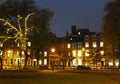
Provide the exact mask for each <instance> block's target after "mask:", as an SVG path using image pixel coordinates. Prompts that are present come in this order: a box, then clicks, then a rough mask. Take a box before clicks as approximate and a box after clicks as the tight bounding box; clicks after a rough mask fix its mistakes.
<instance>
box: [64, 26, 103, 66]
mask: <svg viewBox="0 0 120 84" xmlns="http://www.w3.org/2000/svg"><path fill="white" fill-rule="evenodd" d="M66 37H67V47H68V49H69V53H68V55H69V56H70V57H72V59H71V60H70V63H69V64H70V65H69V66H77V65H97V66H103V65H104V64H105V62H104V42H103V34H102V33H96V32H90V31H89V30H88V29H87V28H86V29H84V28H83V29H77V28H76V26H72V27H71V33H70V34H68V33H67V35H66Z"/></svg>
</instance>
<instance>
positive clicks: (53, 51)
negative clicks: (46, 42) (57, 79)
mask: <svg viewBox="0 0 120 84" xmlns="http://www.w3.org/2000/svg"><path fill="white" fill-rule="evenodd" d="M51 52H52V54H53V58H52V70H54V64H55V63H54V53H55V48H52V49H51Z"/></svg>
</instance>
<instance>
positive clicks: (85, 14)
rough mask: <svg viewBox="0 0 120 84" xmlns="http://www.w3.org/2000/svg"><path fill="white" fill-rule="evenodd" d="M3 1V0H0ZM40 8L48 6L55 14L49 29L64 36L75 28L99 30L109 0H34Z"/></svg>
mask: <svg viewBox="0 0 120 84" xmlns="http://www.w3.org/2000/svg"><path fill="white" fill-rule="evenodd" d="M0 1H4V0H0ZM35 1H36V3H37V5H38V6H39V7H40V8H48V9H50V10H51V11H54V13H55V15H54V16H53V18H52V20H51V22H50V23H51V26H50V27H51V30H52V31H53V32H54V33H55V34H56V35H57V36H64V35H65V34H66V31H69V32H70V30H71V26H72V25H76V26H77V28H89V30H90V31H97V32H99V31H100V30H101V29H100V27H101V26H102V25H101V24H102V21H103V16H104V6H105V4H106V2H108V1H109V0H35Z"/></svg>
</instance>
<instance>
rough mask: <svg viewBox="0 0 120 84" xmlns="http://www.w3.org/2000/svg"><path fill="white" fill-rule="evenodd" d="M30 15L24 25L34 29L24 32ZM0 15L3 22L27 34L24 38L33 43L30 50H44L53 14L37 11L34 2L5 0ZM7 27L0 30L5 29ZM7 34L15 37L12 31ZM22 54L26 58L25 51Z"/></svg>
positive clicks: (0, 6)
mask: <svg viewBox="0 0 120 84" xmlns="http://www.w3.org/2000/svg"><path fill="white" fill-rule="evenodd" d="M4 9H6V10H4ZM32 13H35V15H34V16H32V17H31V18H29V19H28V21H27V23H26V24H27V27H31V26H33V27H34V28H33V27H32V28H30V29H31V30H32V31H31V30H29V31H26V30H25V25H24V24H25V23H24V22H25V21H24V20H25V19H26V18H27V16H28V15H29V14H32ZM0 15H1V18H5V19H4V20H6V21H8V22H9V23H11V24H13V25H15V26H16V28H17V29H19V28H20V27H21V30H23V31H24V32H27V33H28V34H27V35H26V37H27V38H28V39H29V40H30V41H31V42H33V43H32V44H33V45H32V47H33V48H32V49H35V50H34V51H38V50H40V49H45V48H46V45H45V44H49V42H50V40H51V36H52V33H51V32H50V29H49V22H50V19H51V17H52V16H53V12H52V11H50V10H49V9H39V8H38V7H37V6H36V4H35V2H34V0H6V1H5V2H4V3H2V4H0ZM28 17H29V16H28ZM22 18H25V19H22ZM18 23H19V24H18ZM4 25H6V24H4ZM8 26H9V25H8ZM8 26H7V27H8ZM7 27H2V28H5V29H6V28H7ZM17 29H16V30H17ZM9 33H10V36H13V37H15V35H16V33H17V32H16V31H15V30H14V29H13V30H11V31H9ZM7 35H8V34H7ZM24 52H25V56H28V55H27V53H26V52H27V51H26V50H24ZM25 58H26V57H25ZM26 59H27V58H26ZM26 61H27V60H26ZM25 63H27V62H25ZM25 65H26V64H25Z"/></svg>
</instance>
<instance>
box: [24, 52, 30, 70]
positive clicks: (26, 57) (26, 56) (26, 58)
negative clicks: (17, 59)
mask: <svg viewBox="0 0 120 84" xmlns="http://www.w3.org/2000/svg"><path fill="white" fill-rule="evenodd" d="M24 53H25V64H24V69H25V68H26V66H27V61H28V56H29V55H28V54H27V51H24Z"/></svg>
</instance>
